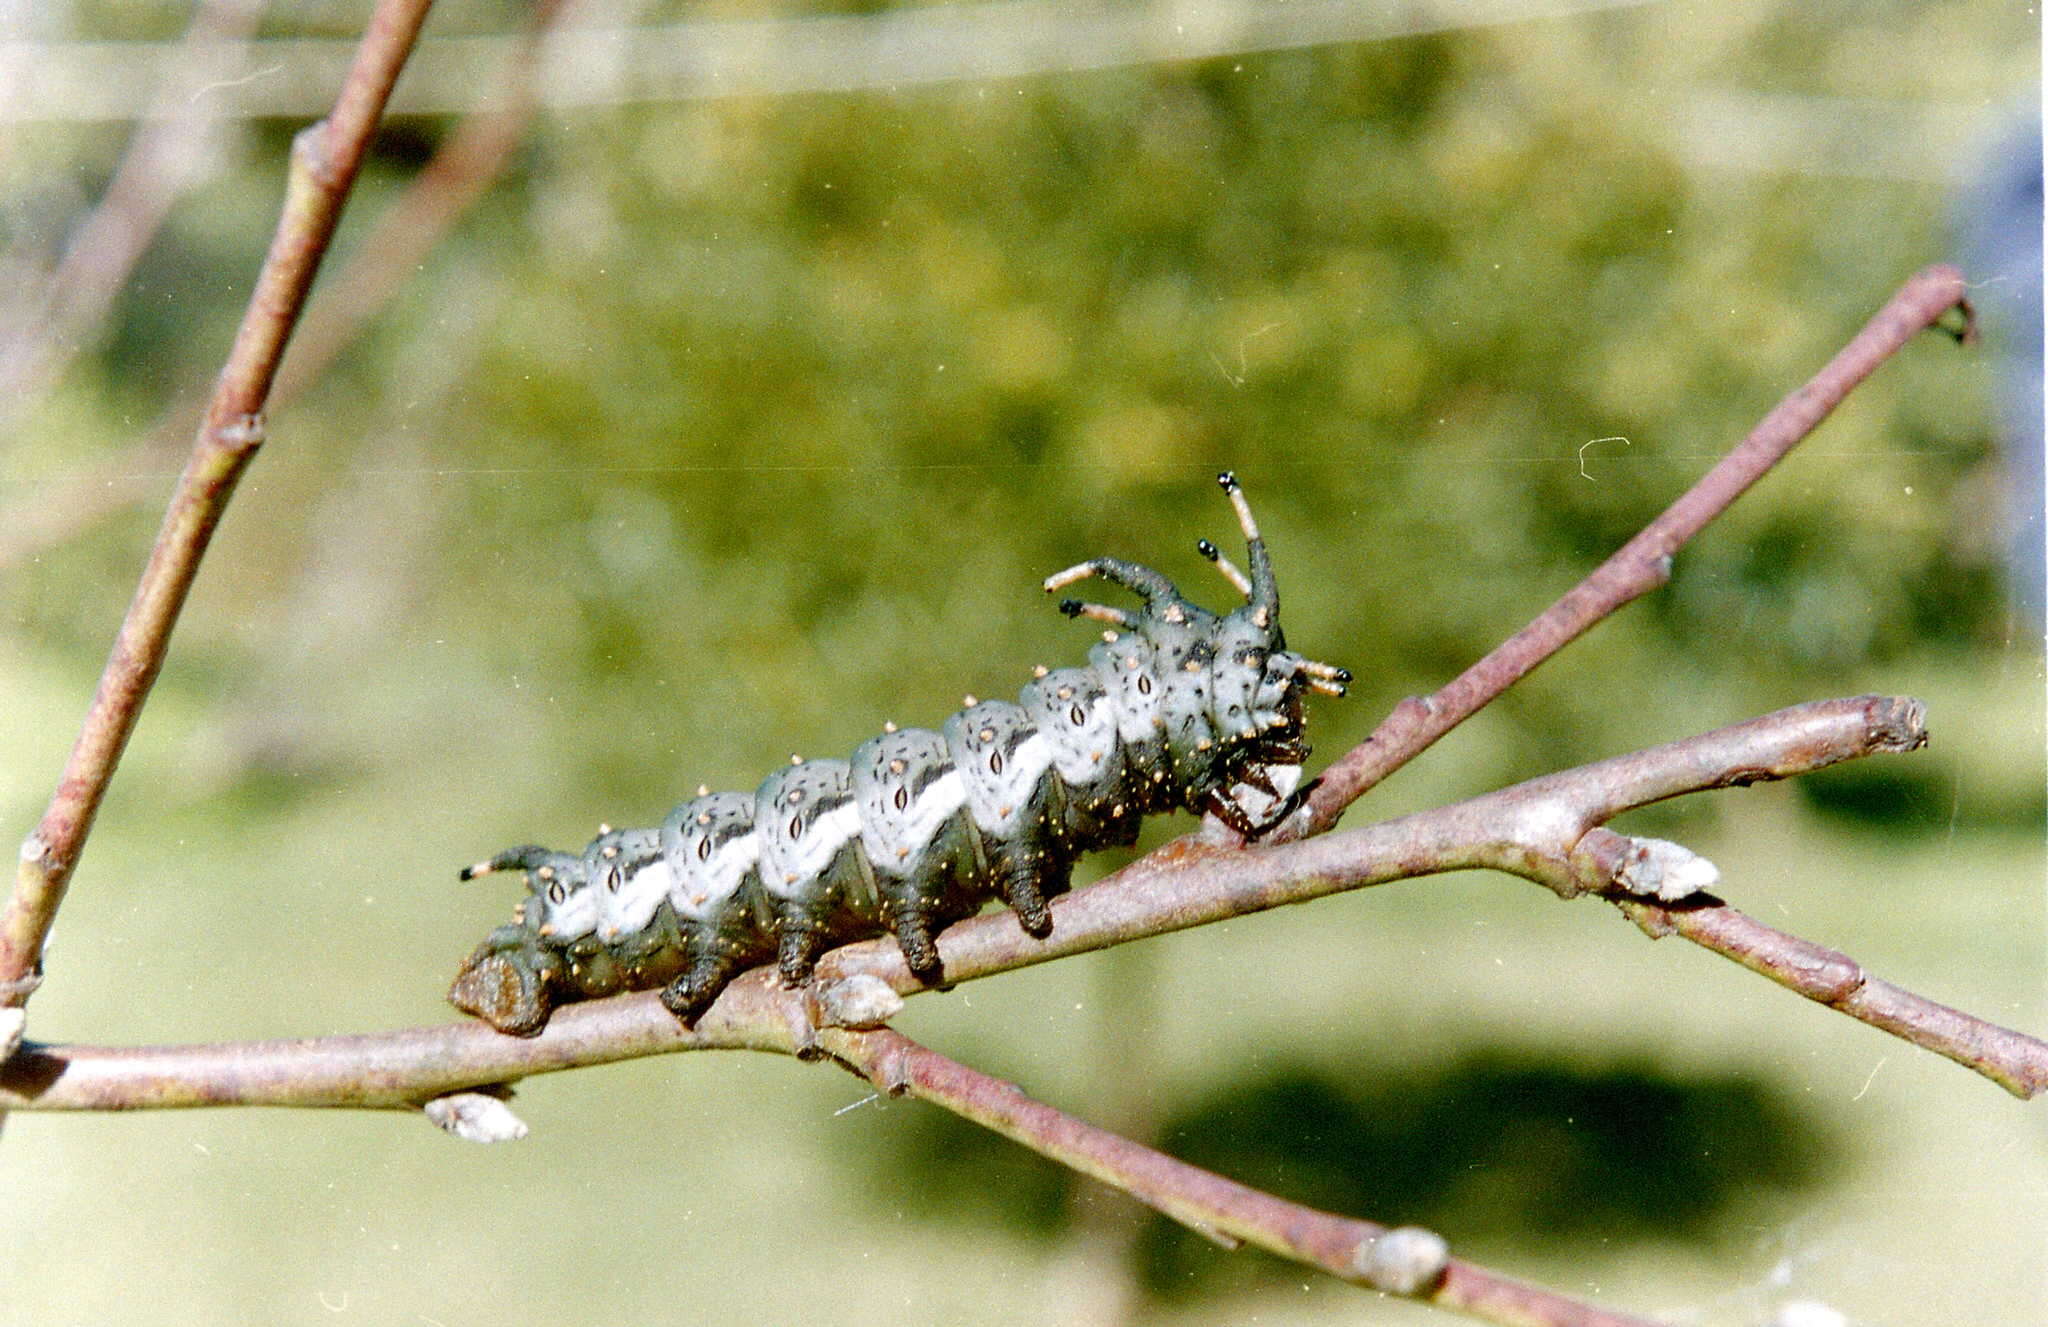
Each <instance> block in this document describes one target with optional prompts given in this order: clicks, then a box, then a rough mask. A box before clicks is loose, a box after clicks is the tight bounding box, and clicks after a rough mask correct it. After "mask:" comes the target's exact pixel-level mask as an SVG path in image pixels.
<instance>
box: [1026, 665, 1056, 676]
mask: <svg viewBox="0 0 2048 1327" xmlns="http://www.w3.org/2000/svg"><path fill="white" fill-rule="evenodd" d="M1051 671H1052V669H1050V668H1047V667H1046V666H1045V665H1044V664H1033V665H1031V675H1032V676H1033V677H1044V676H1045V675H1046V674H1047V673H1049V672H1051Z"/></svg>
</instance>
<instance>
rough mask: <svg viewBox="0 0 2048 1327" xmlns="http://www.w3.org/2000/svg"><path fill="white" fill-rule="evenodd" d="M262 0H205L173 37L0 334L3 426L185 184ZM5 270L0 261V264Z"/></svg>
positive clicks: (80, 331) (75, 338) (35, 391)
mask: <svg viewBox="0 0 2048 1327" xmlns="http://www.w3.org/2000/svg"><path fill="white" fill-rule="evenodd" d="M264 8H265V5H264V4H263V3H262V0H207V2H206V3H205V4H202V5H201V6H200V7H199V9H198V10H197V11H196V12H195V13H194V14H193V16H192V22H191V24H190V25H189V26H188V27H187V28H186V30H185V35H184V37H183V38H182V39H181V40H180V41H179V43H178V49H177V56H176V64H175V65H174V66H173V67H172V69H171V71H170V72H169V74H168V76H167V77H165V78H164V79H163V81H162V83H161V85H160V86H159V87H158V89H157V91H156V93H155V94H154V101H153V103H152V105H151V107H150V110H149V114H148V116H147V117H146V118H145V119H144V120H143V121H142V122H141V123H140V124H139V125H137V126H136V129H135V133H134V136H133V137H132V138H131V139H130V140H129V144H128V149H127V151H126V152H124V153H123V154H122V156H121V163H120V165H119V166H117V167H116V168H115V170H114V175H113V178H112V179H111V180H110V181H109V182H108V184H107V189H106V193H105V194H104V195H102V197H101V199H100V203H99V206H97V207H95V208H94V209H93V210H92V212H91V214H90V215H89V216H87V217H86V218H85V220H84V221H83V222H81V223H80V224H79V226H78V228H77V230H76V231H75V232H74V233H73V234H72V237H71V240H70V243H68V244H67V245H66V246H65V249H64V254H63V257H61V258H60V259H59V260H58V261H57V265H56V268H55V270H54V271H52V272H51V273H50V275H49V277H48V279H47V280H45V281H43V282H41V283H37V285H38V286H39V288H38V289H36V290H35V292H34V294H33V296H32V297H31V298H30V300H29V301H27V302H28V303H31V304H33V305H35V306H37V308H36V312H35V313H34V314H33V315H32V316H29V317H26V318H23V319H22V320H21V323H20V325H19V326H18V327H16V328H14V329H13V331H14V335H13V336H12V337H10V338H9V339H8V340H7V341H6V342H5V343H0V434H5V433H7V432H9V431H11V426H12V425H13V423H14V421H15V420H17V419H20V418H22V417H23V416H24V414H25V413H26V411H27V409H28V407H29V406H30V405H32V404H33V403H34V402H35V401H37V400H38V399H40V398H41V396H42V395H43V393H44V392H45V391H47V390H48V388H49V386H50V384H51V383H53V382H55V381H56V380H57V379H58V378H59V377H61V376H62V375H63V373H64V369H65V366H66V365H68V364H69V363H70V362H71V359H72V357H73V356H74V355H76V354H77V353H78V351H79V349H80V348H81V347H82V346H84V345H86V344H87V343H88V342H89V341H90V340H91V337H92V335H93V333H95V332H96V331H97V330H98V329H99V327H100V324H101V323H102V322H103V321H104V320H105V318H106V314H107V309H108V308H109V306H111V305H112V303H113V300H114V296H115V295H116V294H117V293H119V291H120V289H121V287H122V286H123V285H124V284H125V283H126V282H127V279H128V274H129V273H130V272H131V271H132V270H134V267H135V263H136V261H137V260H138V259H140V258H141V257H142V254H143V251H144V250H145V249H147V248H148V247H149V244H150V241H151V240H152V239H153V238H154V237H155V236H156V233H157V230H158V229H159V228H160V227H161V226H162V225H163V221H164V218H165V217H166V216H168V215H169V214H170V210H171V207H172V205H173V204H174V203H176V202H177V201H178V199H179V198H180V197H181V196H182V195H183V194H184V192H185V191H186V190H187V189H188V188H190V187H191V184H192V182H193V180H194V179H195V178H196V177H197V175H198V170H197V167H198V165H199V163H200V161H201V159H202V158H203V157H204V155H205V153H206V151H207V145H208V142H209V140H210V139H211V138H212V137H213V136H214V130H215V125H216V123H217V121H219V120H220V118H221V117H222V115H223V113H224V111H225V103H224V102H223V100H222V99H221V98H219V97H209V96H205V95H203V94H204V92H205V90H206V85H207V84H208V83H209V82H212V81H215V80H218V79H219V78H220V77H221V76H222V71H223V70H225V69H227V68H230V67H240V65H241V64H242V63H243V62H244V59H245V47H246V46H247V44H248V38H249V36H250V34H251V33H253V32H254V31H255V30H256V27H257V25H258V23H259V21H260V20H261V19H262V17H263V10H264ZM0 270H4V267H0Z"/></svg>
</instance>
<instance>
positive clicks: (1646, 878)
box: [1572, 826, 1721, 903]
mask: <svg viewBox="0 0 2048 1327" xmlns="http://www.w3.org/2000/svg"><path fill="white" fill-rule="evenodd" d="M1572 865H1573V867H1574V868H1575V869H1574V872H1573V873H1574V874H1575V875H1577V876H1579V877H1580V883H1581V884H1582V885H1584V886H1585V888H1586V889H1587V890H1589V891H1591V892H1593V893H1597V894H1613V893H1617V892H1620V893H1627V894H1639V895H1642V896H1643V897H1646V898H1653V899H1657V900H1659V901H1660V902H1664V903H1676V902H1678V901H1679V900H1680V899H1688V898H1692V897H1694V896H1695V895H1699V894H1704V893H1706V892H1707V891H1708V890H1710V889H1712V888H1713V887H1714V886H1716V885H1718V884H1720V883H1721V870H1720V868H1719V867H1717V866H1715V865H1714V864H1713V863H1712V862H1710V861H1708V860H1707V859H1706V858H1704V857H1702V856H1700V855H1699V854H1698V853H1696V852H1694V851H1693V850H1692V849H1690V848H1688V847H1686V846H1685V845H1684V844H1682V843H1673V842H1671V841H1670V840H1669V839H1650V838H1631V837H1629V836H1628V835H1626V834H1617V833H1615V832H1614V831H1613V830H1611V829H1608V828H1606V827H1605V826H1599V827H1595V828H1593V829H1589V830H1587V831H1586V833H1585V834H1584V835H1583V836H1581V838H1580V839H1579V844H1578V847H1576V848H1574V849H1573V850H1572Z"/></svg>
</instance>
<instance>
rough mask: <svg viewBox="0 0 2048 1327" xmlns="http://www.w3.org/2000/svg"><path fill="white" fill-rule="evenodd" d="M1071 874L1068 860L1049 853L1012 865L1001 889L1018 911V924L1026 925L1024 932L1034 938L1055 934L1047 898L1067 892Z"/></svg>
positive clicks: (1010, 904) (1012, 906)
mask: <svg viewBox="0 0 2048 1327" xmlns="http://www.w3.org/2000/svg"><path fill="white" fill-rule="evenodd" d="M1070 873H1071V868H1070V867H1068V866H1067V864H1066V863H1064V862H1056V861H1054V860H1052V859H1051V857H1050V856H1047V857H1045V858H1042V859H1040V860H1037V861H1032V862H1018V863H1015V864H1014V865H1012V866H1011V868H1010V871H1009V874H1008V876H1007V877H1006V878H1005V879H1004V880H1003V881H1002V882H1001V884H1000V886H999V889H1000V892H1001V893H1002V896H1003V902H1004V903H1006V904H1008V905H1009V907H1010V911H1012V912H1014V913H1016V914H1017V924H1018V925H1019V926H1021V927H1023V928H1024V934H1026V935H1028V936H1030V937H1031V938H1032V939H1034V940H1043V939H1045V937H1047V936H1048V935H1051V934H1052V909H1051V907H1050V906H1048V901H1049V900H1051V899H1053V898H1056V897H1058V896H1059V895H1061V894H1064V893H1066V892H1067V879H1068V876H1069V874H1070Z"/></svg>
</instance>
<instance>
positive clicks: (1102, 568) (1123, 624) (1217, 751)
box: [1045, 473, 1351, 834]
mask: <svg viewBox="0 0 2048 1327" xmlns="http://www.w3.org/2000/svg"><path fill="white" fill-rule="evenodd" d="M1217 482H1218V484H1220V485H1221V486H1222V488H1223V491H1224V492H1225V493H1226V494H1227V495H1228V496H1229V498H1230V503H1231V506H1232V507H1233V508H1234V509H1235V510H1236V512H1237V519H1238V525H1239V527H1240V528H1241V529H1242V530H1243V531H1244V537H1245V549H1246V553H1247V556H1248V560H1249V565H1250V572H1249V574H1247V573H1246V572H1244V571H1240V570H1238V568H1237V567H1236V566H1234V565H1233V564H1232V563H1231V562H1230V561H1229V560H1228V559H1227V558H1225V557H1224V556H1223V554H1222V552H1221V551H1220V550H1218V549H1217V547H1216V545H1214V544H1213V543H1210V542H1209V541H1208V540H1206V539H1204V540H1202V541H1201V543H1200V544H1199V545H1198V547H1199V548H1200V550H1201V553H1202V556H1204V557H1206V558H1207V559H1208V560H1209V561H1210V562H1211V563H1213V564H1215V566H1216V568H1217V570H1218V571H1219V572H1221V573H1222V574H1223V576H1224V577H1225V578H1226V579H1227V580H1229V581H1230V583H1231V584H1232V585H1233V586H1235V587H1236V589H1237V591H1238V593H1239V594H1240V595H1241V596H1242V597H1243V600H1244V602H1243V603H1242V604H1240V605H1239V606H1238V607H1237V608H1235V609H1233V610H1232V611H1231V612H1230V613H1228V614H1225V615H1223V616H1222V617H1218V616H1216V615H1215V614H1212V613H1210V612H1208V611H1207V610H1206V609H1203V608H1201V607H1199V606H1198V605H1196V604H1194V603H1191V602H1190V601H1189V600H1188V599H1187V598H1186V597H1185V596H1183V595H1182V594H1181V593H1180V591H1179V590H1178V589H1176V588H1175V587H1174V584H1173V582H1172V581H1170V580H1168V579H1167V578H1166V577H1165V576H1163V575H1161V574H1160V573H1159V572H1157V571H1154V570H1153V569H1152V568H1150V567H1145V566H1140V565H1138V564H1136V563H1131V562H1124V561H1121V560H1119V559H1116V558H1095V559H1093V560H1091V561H1088V562H1084V563H1081V564H1080V565H1079V566H1075V567H1070V568H1068V569H1067V570H1066V571H1063V572H1060V573H1059V574H1057V575H1055V576H1052V577H1050V578H1048V579H1047V580H1046V582H1045V587H1046V589H1048V590H1053V589H1057V588H1059V587H1061V586H1064V585H1069V584H1072V583H1073V582H1075V581H1078V580H1082V579H1084V578H1086V577H1089V576H1099V577H1101V578H1103V579H1104V580H1107V581H1110V582H1111V583H1113V584H1116V585H1121V586H1123V587H1124V588H1125V589H1128V590H1131V591H1132V592H1134V593H1136V594H1137V595H1138V596H1139V597H1140V598H1141V599H1143V600H1144V604H1145V606H1144V610H1143V611H1142V612H1139V613H1130V612H1126V611H1125V610H1123V609H1119V608H1112V607H1109V606H1107V605H1103V604H1090V603H1082V602H1079V601H1076V600H1071V599H1069V600H1066V601H1064V602H1063V603H1062V604H1061V605H1060V607H1061V609H1062V611H1064V612H1066V613H1067V614H1068V615H1069V616H1073V617H1090V618H1095V619H1097V620H1099V621H1104V622H1109V623H1112V624H1113V625H1115V626H1116V627H1118V628H1121V629H1122V632H1123V633H1124V635H1123V636H1122V637H1121V638H1120V637H1119V636H1118V635H1117V634H1116V633H1110V635H1109V639H1110V644H1111V646H1112V649H1113V650H1119V651H1121V657H1122V660H1123V663H1124V664H1126V665H1128V666H1129V667H1130V668H1131V669H1133V670H1141V671H1142V672H1143V673H1144V676H1143V677H1142V678H1136V679H1135V680H1134V679H1131V678H1125V679H1122V680H1123V681H1124V682H1125V684H1126V689H1128V687H1129V686H1131V685H1137V686H1140V687H1144V688H1146V689H1147V690H1148V693H1153V692H1156V696H1157V698H1156V700H1148V702H1147V704H1148V706H1149V707H1151V708H1152V709H1154V710H1155V711H1156V714H1157V723H1156V726H1157V727H1158V728H1159V729H1160V730H1161V738H1160V739H1159V740H1162V741H1163V745H1164V754H1165V756H1166V758H1167V760H1168V761H1170V763H1171V767H1172V773H1173V783H1174V786H1175V788H1176V790H1177V794H1178V797H1179V799H1180V800H1181V801H1182V802H1183V803H1184V804H1185V805H1187V806H1188V807H1189V808H1190V809H1193V810H1213V811H1216V812H1217V813H1218V814H1219V815H1221V816H1222V817H1223V818H1224V819H1225V820H1226V821H1228V822H1229V823H1230V824H1231V825H1232V827H1233V828H1236V829H1238V830H1239V831H1240V832H1242V833H1246V834H1254V833H1257V832H1260V831H1261V830H1263V829H1264V828H1266V827H1270V825H1271V824H1273V823H1275V821H1276V820H1277V818H1278V816H1279V815H1281V814H1284V813H1285V811H1286V809H1287V808H1288V807H1289V806H1290V805H1291V804H1292V800H1293V799H1292V795H1291V794H1292V788H1293V780H1294V779H1295V778H1296V777H1297V776H1298V774H1299V766H1300V764H1301V762H1302V761H1303V760H1305V759H1306V758H1307V756H1308V751H1309V748H1308V742H1307V740H1306V739H1305V736H1304V726H1305V715H1304V712H1303V705H1302V701H1303V699H1304V697H1305V696H1306V695H1307V693H1308V692H1310V691H1319V692H1322V693H1323V694H1325V695H1331V696H1341V695H1343V694H1344V691H1345V687H1346V685H1347V684H1348V683H1349V682H1350V681H1351V674H1350V673H1349V672H1347V671H1345V670H1344V669H1342V668H1337V667H1334V666H1332V665H1330V664H1325V663H1318V662H1316V661H1315V660H1313V659H1308V658H1305V657H1304V656H1302V655H1299V654H1296V653H1294V652H1293V651H1291V650H1289V649H1288V648H1287V642H1286V638H1285V637H1284V636H1283V635H1282V634H1281V631H1280V592H1279V588H1278V586H1277V584H1276V583H1275V581H1274V578H1273V562H1272V557H1271V555H1270V554H1269V553H1268V551H1267V549H1266V541H1265V539H1264V538H1263V537H1262V536H1261V535H1260V533H1259V527H1258V523H1257V522H1256V521H1254V520H1253V519H1252V512H1251V506H1250V504H1249V503H1247V502H1246V501H1245V497H1244V493H1243V491H1242V490H1241V489H1240V488H1239V486H1238V482H1237V477H1236V476H1235V475H1232V474H1229V473H1225V474H1222V475H1219V476H1218V477H1217ZM1134 638H1135V639H1134ZM1139 640H1142V642H1143V645H1142V646H1140V645H1139V644H1138V641H1139ZM1109 671H1110V673H1111V675H1112V677H1113V678H1115V677H1119V676H1120V674H1119V672H1118V669H1117V668H1116V667H1114V666H1113V665H1112V666H1111V667H1110V668H1109ZM1125 710H1126V715H1125V718H1126V720H1129V719H1130V718H1131V707H1130V706H1128V705H1126V706H1125ZM1132 736H1133V735H1132V734H1129V733H1126V734H1125V737H1126V740H1127V741H1129V740H1132ZM1278 783H1285V784H1286V785H1287V788H1286V789H1285V790H1282V791H1276V785H1277V784H1278ZM1247 802H1252V803H1258V805H1256V806H1255V807H1254V808H1251V809H1248V808H1247V806H1246V803H1247Z"/></svg>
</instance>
